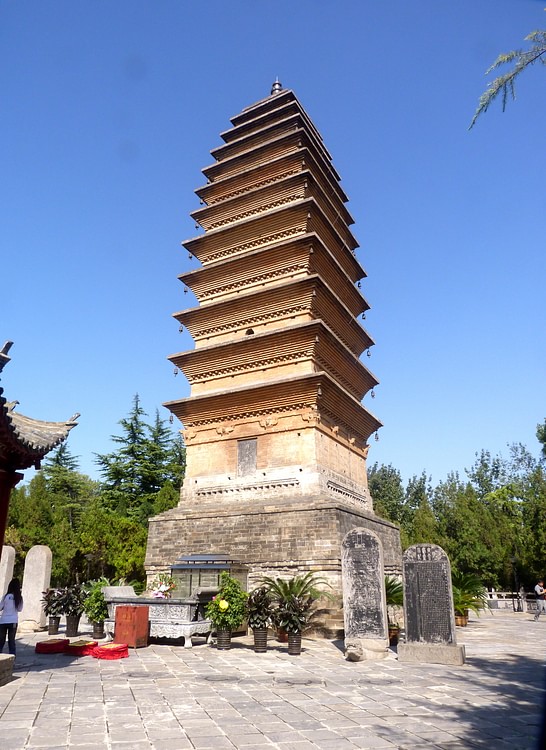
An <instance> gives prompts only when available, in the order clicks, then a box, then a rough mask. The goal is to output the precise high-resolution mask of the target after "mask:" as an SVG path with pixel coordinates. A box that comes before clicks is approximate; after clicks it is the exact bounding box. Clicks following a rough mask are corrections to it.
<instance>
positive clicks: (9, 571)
mask: <svg viewBox="0 0 546 750" xmlns="http://www.w3.org/2000/svg"><path fill="white" fill-rule="evenodd" d="M14 565H15V550H14V549H13V547H10V546H9V545H6V544H5V545H4V546H3V547H2V556H1V557H0V596H4V594H5V593H6V591H7V588H8V586H9V582H10V581H11V579H12V578H13V566H14Z"/></svg>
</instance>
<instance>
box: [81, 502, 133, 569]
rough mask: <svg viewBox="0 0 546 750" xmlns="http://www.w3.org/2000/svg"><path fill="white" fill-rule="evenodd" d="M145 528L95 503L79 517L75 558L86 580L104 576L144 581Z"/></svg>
mask: <svg viewBox="0 0 546 750" xmlns="http://www.w3.org/2000/svg"><path fill="white" fill-rule="evenodd" d="M146 537H147V533H146V529H145V528H144V526H142V524H140V523H139V522H137V521H135V520H133V519H131V518H126V517H123V516H120V515H119V514H118V513H116V512H114V511H112V510H110V509H108V508H105V507H103V506H102V505H101V503H100V502H99V500H95V501H94V502H93V503H91V504H90V505H89V506H88V508H86V510H85V513H84V514H83V515H82V520H81V528H80V535H79V550H78V553H79V556H80V559H81V560H82V561H85V564H86V575H85V578H86V579H93V578H100V577H103V576H104V577H106V578H109V579H116V578H126V579H128V580H132V579H137V580H140V581H143V580H144V577H145V576H144V555H145V552H146Z"/></svg>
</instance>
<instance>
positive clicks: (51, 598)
mask: <svg viewBox="0 0 546 750" xmlns="http://www.w3.org/2000/svg"><path fill="white" fill-rule="evenodd" d="M42 604H43V605H44V613H45V616H46V617H47V618H48V627H47V632H48V634H49V635H57V633H58V632H59V624H60V622H61V615H62V605H61V601H60V598H59V590H58V589H51V588H50V589H47V591H44V592H43V593H42Z"/></svg>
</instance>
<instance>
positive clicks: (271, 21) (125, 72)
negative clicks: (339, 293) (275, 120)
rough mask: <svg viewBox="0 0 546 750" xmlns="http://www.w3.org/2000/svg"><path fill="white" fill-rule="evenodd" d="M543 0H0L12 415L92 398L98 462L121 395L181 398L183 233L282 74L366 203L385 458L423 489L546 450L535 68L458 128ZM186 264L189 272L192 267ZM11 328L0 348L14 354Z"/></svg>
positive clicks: (363, 252) (52, 413) (78, 447)
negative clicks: (238, 123) (230, 137)
mask: <svg viewBox="0 0 546 750" xmlns="http://www.w3.org/2000/svg"><path fill="white" fill-rule="evenodd" d="M544 6H545V3H544V0H480V2H476V0H458V2H447V1H444V0H415V1H414V2H407V1H405V2H402V0H383V1H382V2H377V0H353V1H352V2H348V1H346V0H345V1H344V0H336V2H327V1H326V0H299V1H298V2H293V0H291V1H290V2H287V1H286V0H275V2H269V0H260V2H256V1H255V0H254V1H253V2H246V1H245V2H242V1H240V2H237V1H234V2H232V3H225V2H218V1H217V0H208V2H201V3H196V2H185V1H184V0H162V1H161V2H157V1H155V2H152V0H130V1H129V0H116V2H112V1H111V0H109V1H108V0H93V2H89V1H87V2H84V1H83V0H77V1H74V0H56V2H53V3H44V2H43V1H42V0H26V1H25V0H2V2H0V97H1V105H2V115H1V120H0V122H1V126H0V128H1V131H0V132H1V133H2V137H1V139H0V172H1V175H2V179H1V181H0V241H1V248H2V250H1V252H2V271H3V279H4V283H3V290H2V295H1V297H0V322H1V324H2V325H1V331H0V336H2V341H4V340H6V339H10V340H13V341H14V342H15V344H14V346H13V348H12V350H11V352H10V354H11V356H12V361H11V362H10V364H9V365H8V366H7V368H6V369H5V370H4V372H3V375H2V386H3V388H4V391H5V395H6V396H7V397H8V398H9V399H17V400H18V401H19V402H20V406H19V407H18V409H19V411H20V412H21V413H24V414H27V415H29V416H33V417H35V418H38V419H45V420H63V419H68V418H69V417H70V416H71V415H72V414H73V413H74V412H81V418H80V424H79V426H78V427H77V428H76V429H74V430H73V431H72V434H71V437H70V441H69V446H70V450H71V452H72V453H73V454H74V455H76V456H79V460H80V466H81V469H82V470H83V471H85V472H86V473H89V474H91V475H92V476H98V475H97V472H96V466H95V464H94V460H93V459H94V456H93V454H94V453H104V452H108V451H110V450H111V449H112V447H113V445H112V443H111V440H110V436H111V435H112V434H116V433H118V432H119V428H118V425H117V422H118V421H119V419H121V418H122V417H123V416H125V415H126V414H127V412H128V411H129V409H130V407H131V402H132V398H133V395H134V394H135V393H138V394H139V395H140V397H141V400H142V405H143V406H144V408H145V409H146V410H147V411H148V413H149V414H150V415H151V416H152V415H153V413H154V412H155V409H156V408H158V407H159V408H160V411H161V413H162V415H163V416H165V417H167V416H168V412H167V411H166V410H164V409H163V407H161V404H162V402H164V401H168V400H171V399H176V398H179V397H183V396H186V395H188V392H189V389H188V386H187V384H186V382H185V379H184V377H183V376H182V375H178V377H174V375H173V368H172V366H171V364H170V363H169V362H168V361H167V360H166V357H167V356H168V355H169V354H172V353H175V352H177V351H182V350H186V349H189V348H191V347H192V342H191V339H189V337H187V334H185V333H184V334H180V333H179V332H178V325H177V323H176V321H175V320H174V319H172V317H171V315H172V313H173V312H175V311H177V310H180V309H182V308H184V307H185V306H187V305H188V304H189V303H190V300H189V299H188V297H189V296H190V295H187V296H186V297H185V296H184V294H183V287H182V284H181V283H180V282H179V281H178V280H177V276H178V274H180V273H182V272H183V271H186V270H188V269H189V268H192V267H195V263H196V261H195V260H194V261H190V260H189V259H188V254H187V252H186V251H185V250H183V249H182V248H181V247H180V242H181V241H182V240H183V239H185V238H188V237H190V236H193V234H195V229H194V224H193V222H192V221H191V219H190V218H189V212H190V211H192V210H193V209H195V208H196V207H197V205H198V199H197V197H196V196H195V195H194V194H193V191H194V189H195V188H197V187H198V186H200V185H201V184H202V183H203V177H202V175H201V172H200V170H201V169H202V168H203V167H204V166H206V165H208V164H209V163H210V162H211V157H210V155H209V151H210V149H212V148H214V147H216V146H218V145H220V143H221V140H220V138H219V133H220V132H221V131H222V130H225V129H227V128H228V127H229V125H230V123H229V118H230V117H231V116H233V115H235V114H237V113H238V112H239V111H240V110H241V109H242V108H243V107H245V106H247V105H249V104H251V103H253V102H255V101H257V100H258V99H261V98H263V97H264V96H266V95H267V94H268V93H269V89H270V86H271V83H272V81H273V80H274V79H275V77H276V76H279V78H280V80H281V81H282V83H283V85H284V86H285V87H286V88H292V89H293V90H294V91H295V92H296V94H297V96H298V98H299V99H300V101H301V102H302V104H303V106H304V107H305V108H306V110H307V111H308V113H309V114H310V116H311V117H312V119H313V121H314V122H315V124H316V126H317V127H318V129H319V131H320V132H321V133H322V135H323V137H324V140H325V143H326V146H327V147H328V149H329V150H330V152H331V153H332V155H333V158H334V164H335V166H336V168H337V169H338V171H339V172H340V174H341V176H342V185H343V187H344V189H345V191H346V192H347V194H348V196H349V198H350V202H349V205H348V207H349V210H350V211H351V213H352V215H353V217H354V218H355V222H356V223H355V226H354V232H355V234H356V236H357V238H358V239H359V241H360V245H361V247H360V250H359V257H360V260H361V261H362V263H363V265H364V267H365V268H366V270H367V272H368V279H367V280H366V281H365V283H364V284H363V292H364V294H365V296H366V297H367V299H368V301H369V302H370V304H371V305H372V309H371V311H370V312H369V313H368V315H367V320H366V325H367V328H368V330H369V332H370V333H371V335H372V336H373V337H374V338H375V340H376V346H375V347H374V348H373V350H372V351H373V353H372V358H371V359H370V360H366V364H367V365H368V366H369V367H370V368H371V369H372V370H373V372H374V373H375V374H376V376H377V377H378V378H379V380H380V385H379V386H378V387H377V388H376V391H375V392H376V398H375V399H374V400H373V401H372V400H370V397H369V396H367V397H366V399H365V402H364V403H365V404H366V405H367V406H368V407H369V408H370V409H371V410H372V411H373V412H374V413H375V414H376V415H377V416H378V417H379V418H380V419H381V420H382V421H383V423H384V425H385V426H384V427H383V429H382V430H381V431H380V440H379V442H377V443H376V442H375V441H372V447H371V450H370V454H369V459H370V461H371V462H373V461H376V460H377V461H379V462H383V463H392V464H393V465H394V466H396V467H397V468H399V469H400V470H401V472H402V474H403V476H404V477H405V478H408V477H409V476H411V475H412V474H415V473H420V472H421V471H422V470H423V469H425V470H426V471H427V472H428V473H430V474H432V477H433V481H435V482H436V481H439V480H440V479H442V478H444V477H445V475H446V473H447V472H448V471H450V470H459V471H461V472H463V471H464V468H465V467H468V466H470V465H471V464H472V462H473V460H474V454H475V452H476V451H479V450H480V449H482V448H486V449H489V450H491V451H492V452H493V453H497V452H501V453H504V454H506V445H507V444H508V443H511V442H523V443H525V444H527V445H528V447H529V448H530V449H532V451H533V452H535V453H538V444H537V443H536V439H535V428H536V424H537V423H538V422H541V421H542V420H543V419H544V417H545V416H546V406H545V403H544V396H545V389H544V372H545V364H546V362H545V360H546V340H545V339H546V336H545V315H544V280H545V278H546V267H545V266H546V261H545V257H546V254H545V252H544V240H545V232H544V219H545V216H546V206H545V203H546V193H545V191H544V173H545V166H546V165H545V162H546V151H545V149H544V122H545V121H546V98H545V97H544V84H545V81H546V78H545V73H544V68H543V67H540V66H539V67H535V68H533V69H530V70H529V71H527V73H526V74H524V76H523V77H522V78H521V79H520V82H519V84H518V86H517V95H518V98H517V101H516V102H514V103H512V102H510V104H509V106H508V109H507V111H506V112H505V113H502V111H501V108H500V105H496V106H493V107H492V108H491V109H490V111H489V112H488V113H487V114H486V115H485V116H484V117H483V118H481V119H480V121H479V122H478V124H477V126H476V127H475V128H474V129H473V130H472V131H470V132H469V131H468V125H469V123H470V120H471V117H472V114H473V112H474V109H475V107H476V104H477V100H478V97H479V95H480V94H481V93H482V91H483V90H484V88H485V86H486V84H487V82H488V80H490V79H491V75H490V76H489V77H486V76H485V75H484V73H485V70H486V69H487V68H488V66H489V65H490V64H491V63H492V62H493V60H494V59H495V58H496V56H497V55H498V54H499V53H500V52H505V51H508V50H510V49H514V48H516V47H521V46H523V39H524V37H525V36H526V35H527V34H528V33H529V32H530V31H532V30H534V29H537V28H545V26H546V13H545V12H544ZM192 263H193V265H192ZM1 343H2V342H0V345H1Z"/></svg>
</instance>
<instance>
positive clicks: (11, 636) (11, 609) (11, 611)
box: [0, 578, 23, 656]
mask: <svg viewBox="0 0 546 750" xmlns="http://www.w3.org/2000/svg"><path fill="white" fill-rule="evenodd" d="M22 609H23V597H22V596H21V584H20V583H19V579H18V578H14V579H13V580H11V581H10V584H9V586H8V590H7V591H6V593H5V595H4V596H3V597H2V599H1V600H0V610H1V612H0V653H2V651H3V650H4V644H5V642H6V636H7V637H8V651H9V652H10V654H13V656H15V633H16V632H17V624H18V622H19V612H20V611H21V610H22Z"/></svg>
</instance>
